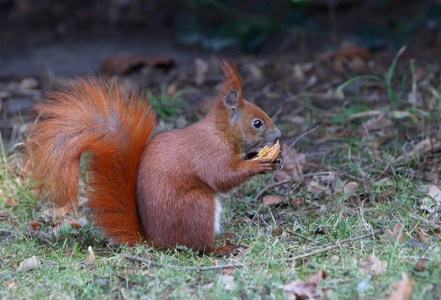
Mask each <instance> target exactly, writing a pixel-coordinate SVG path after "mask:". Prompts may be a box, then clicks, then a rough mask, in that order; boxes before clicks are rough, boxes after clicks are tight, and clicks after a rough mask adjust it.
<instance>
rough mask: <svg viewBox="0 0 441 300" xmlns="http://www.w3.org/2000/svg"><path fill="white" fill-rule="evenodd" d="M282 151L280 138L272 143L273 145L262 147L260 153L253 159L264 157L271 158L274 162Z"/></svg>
mask: <svg viewBox="0 0 441 300" xmlns="http://www.w3.org/2000/svg"><path fill="white" fill-rule="evenodd" d="M279 153H280V144H279V140H277V142H276V143H275V144H274V145H272V146H265V147H264V148H262V149H261V150H260V151H259V153H257V155H256V156H255V157H253V159H252V160H263V159H271V162H273V161H274V160H275V159H276V158H277V157H278V156H279Z"/></svg>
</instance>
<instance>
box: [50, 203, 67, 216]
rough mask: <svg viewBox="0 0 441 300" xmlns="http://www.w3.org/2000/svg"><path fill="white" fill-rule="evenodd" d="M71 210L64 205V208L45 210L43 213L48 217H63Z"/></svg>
mask: <svg viewBox="0 0 441 300" xmlns="http://www.w3.org/2000/svg"><path fill="white" fill-rule="evenodd" d="M71 208H72V207H71V206H69V205H65V206H60V207H57V208H50V209H47V210H46V211H45V212H46V213H47V214H49V215H56V216H65V215H67V213H68V212H70V211H71Z"/></svg>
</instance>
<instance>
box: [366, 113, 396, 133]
mask: <svg viewBox="0 0 441 300" xmlns="http://www.w3.org/2000/svg"><path fill="white" fill-rule="evenodd" d="M392 125H394V123H393V122H392V121H391V120H389V119H388V118H387V117H386V114H382V115H379V116H378V117H374V118H371V119H369V120H367V121H365V122H363V123H362V124H361V126H362V127H363V128H364V129H365V130H366V131H368V132H369V131H373V130H378V129H382V128H386V127H390V126H392Z"/></svg>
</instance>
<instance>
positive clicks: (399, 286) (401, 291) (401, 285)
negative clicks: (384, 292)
mask: <svg viewBox="0 0 441 300" xmlns="http://www.w3.org/2000/svg"><path fill="white" fill-rule="evenodd" d="M392 288H393V289H394V290H393V291H392V294H390V296H389V300H406V299H410V298H411V297H412V293H413V291H412V289H413V280H412V279H411V278H410V277H409V275H407V273H406V272H403V273H401V280H400V281H397V282H393V283H392Z"/></svg>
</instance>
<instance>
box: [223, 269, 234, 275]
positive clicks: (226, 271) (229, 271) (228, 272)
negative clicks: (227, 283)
mask: <svg viewBox="0 0 441 300" xmlns="http://www.w3.org/2000/svg"><path fill="white" fill-rule="evenodd" d="M234 270H235V269H234V268H225V269H223V270H222V274H225V275H231V274H232V273H233V272H234Z"/></svg>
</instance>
